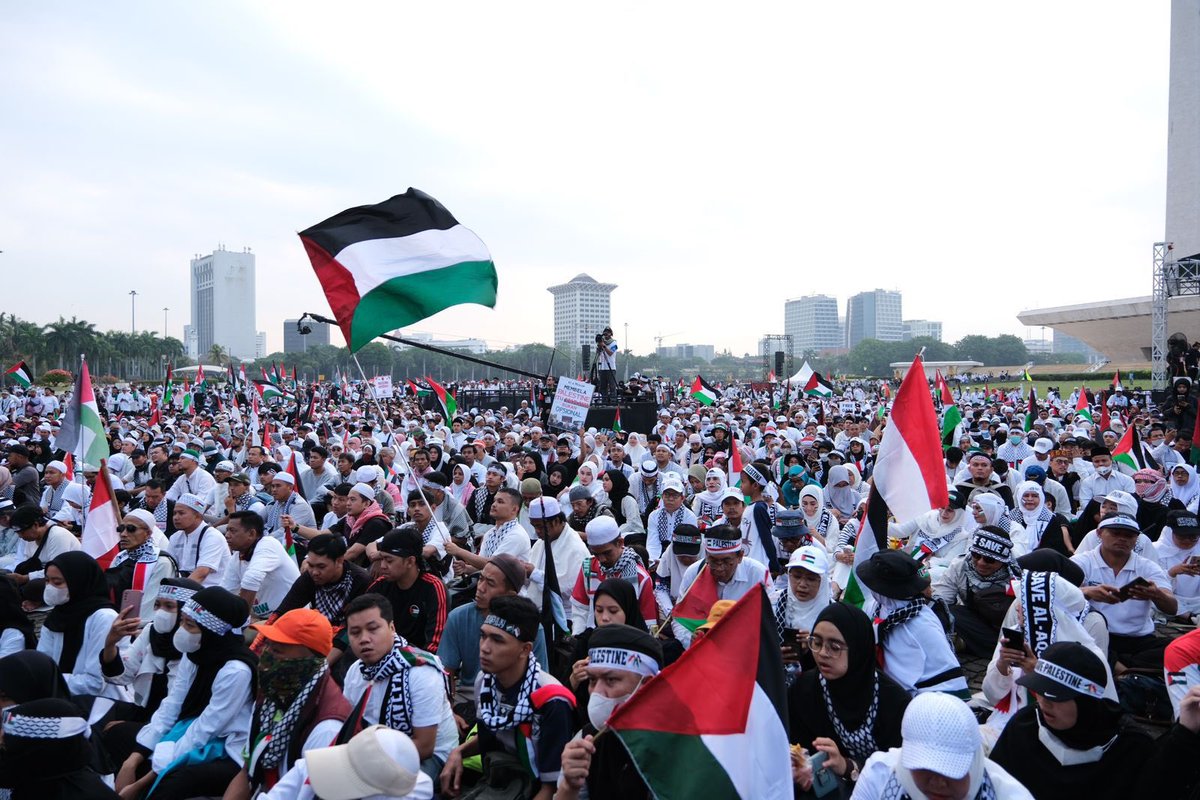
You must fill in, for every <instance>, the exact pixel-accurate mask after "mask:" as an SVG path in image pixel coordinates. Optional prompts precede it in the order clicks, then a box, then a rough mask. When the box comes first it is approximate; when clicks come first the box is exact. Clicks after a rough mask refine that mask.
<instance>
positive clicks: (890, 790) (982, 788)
mask: <svg viewBox="0 0 1200 800" xmlns="http://www.w3.org/2000/svg"><path fill="white" fill-rule="evenodd" d="M880 798H881V800H911V798H912V796H911V795H910V794H909V793H908V792H907V791H905V789H904V786H902V785H901V783H900V779H899V778H898V777H896V773H895V772H893V773H892V777H891V778H889V779H888V782H887V785H886V786H884V787H883V794H881V795H880ZM974 800H996V787H994V786H992V779H991V778H990V777H988V774H987V772H984V773H983V783H981V784H980V785H979V791H977V792H976V793H975V797H974Z"/></svg>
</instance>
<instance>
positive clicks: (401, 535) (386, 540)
mask: <svg viewBox="0 0 1200 800" xmlns="http://www.w3.org/2000/svg"><path fill="white" fill-rule="evenodd" d="M424 545H425V542H424V540H423V539H422V538H421V533H420V532H419V531H418V530H417V526H416V525H401V526H400V527H399V528H392V530H391V531H389V532H388V533H385V534H384V535H383V538H382V539H380V540H379V544H378V548H379V552H381V553H387V554H388V555H392V556H399V557H400V558H408V557H409V556H419V555H421V549H422V548H423V547H424Z"/></svg>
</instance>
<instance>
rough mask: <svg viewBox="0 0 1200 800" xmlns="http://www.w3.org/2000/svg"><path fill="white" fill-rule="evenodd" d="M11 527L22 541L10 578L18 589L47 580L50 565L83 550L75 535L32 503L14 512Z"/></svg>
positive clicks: (18, 546) (18, 547)
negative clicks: (65, 555)
mask: <svg viewBox="0 0 1200 800" xmlns="http://www.w3.org/2000/svg"><path fill="white" fill-rule="evenodd" d="M11 525H12V529H13V530H14V531H16V534H17V536H18V537H19V538H20V540H21V541H20V543H19V544H18V545H17V552H16V566H15V567H14V569H13V571H12V573H11V574H10V575H8V576H7V577H8V579H9V580H10V581H13V582H14V583H16V584H17V585H18V586H20V585H21V584H24V583H26V582H28V581H30V580H36V579H38V578H44V577H45V575H46V573H45V565H46V564H49V563H50V562H51V561H52V560H53V559H54V558H55V557H56V556H58V555H61V554H62V553H66V552H69V551H71V550H78V549H80V547H79V539H77V538H76V537H75V536H74V534H72V533H71V532H70V531H68V530H67V529H66V528H63V527H60V526H58V525H53V524H51V522H50V521H49V520H48V519H46V517H45V515H44V514H43V513H42V509H41V508H39V507H38V506H36V505H33V504H32V503H27V504H25V505H23V506H21V507H20V508H18V509H17V510H16V511H14V512H13V515H12V522H11Z"/></svg>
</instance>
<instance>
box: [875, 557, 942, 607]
mask: <svg viewBox="0 0 1200 800" xmlns="http://www.w3.org/2000/svg"><path fill="white" fill-rule="evenodd" d="M858 579H859V580H860V581H862V582H863V584H864V585H865V586H866V587H867V588H868V589H870V590H871V591H872V592H875V593H876V594H881V595H883V596H884V597H890V598H892V599H893V600H907V599H908V598H910V597H916V596H917V595H919V594H921V593H923V592H924V591H925V589H926V588H928V587H929V570H927V569H925V567H924V565H922V564H921V562H919V561H917V560H915V559H914V558H913V557H912V556H910V555H909V554H908V553H905V552H903V551H900V550H883V551H881V552H878V553H875V554H874V555H873V556H871V557H870V558H869V559H867V561H866V562H864V563H862V564H860V565H859V566H858Z"/></svg>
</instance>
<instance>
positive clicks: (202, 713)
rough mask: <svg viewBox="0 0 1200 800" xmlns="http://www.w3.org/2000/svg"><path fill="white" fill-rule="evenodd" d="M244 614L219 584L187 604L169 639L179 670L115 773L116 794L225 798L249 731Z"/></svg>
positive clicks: (250, 671)
mask: <svg viewBox="0 0 1200 800" xmlns="http://www.w3.org/2000/svg"><path fill="white" fill-rule="evenodd" d="M249 615H250V607H249V605H247V603H246V601H245V600H243V599H242V598H240V597H238V596H236V595H233V594H230V593H229V592H227V591H225V590H224V589H222V588H220V587H217V586H209V587H207V588H205V589H201V590H200V591H198V592H196V594H194V595H192V597H191V598H190V599H188V600H187V601H186V602H185V603H184V606H183V612H182V614H181V620H180V623H179V628H178V629H177V630H176V631H175V634H174V636H173V637H172V641H173V643H174V645H175V649H176V650H179V651H180V652H181V653H183V657H182V658H180V660H179V668H178V672H177V673H176V677H175V679H174V680H173V681H171V685H170V688H169V689H168V691H167V696H166V698H165V699H164V700H163V702H162V705H160V706H159V708H158V711H156V712H154V715H153V716H152V717H151V718H150V722H149V723H148V724H147V725H146V727H144V728H142V730H141V731H140V732H139V733H138V735H137V749H136V750H135V751H134V752H133V753H132V754H131V755H130V756H129V758H127V759H126V760H125V763H124V764H123V765H122V767H121V771H120V772H119V773H118V774H117V790H118V791H124V790H126V789H128V787H134V788H132V789H129V792H130V793H131V796H137V795H139V794H141V793H143V792H145V790H146V789H147V788H149V789H150V791H149V792H148V793H146V794H144V795H142V796H144V797H146V798H152V799H153V800H183V799H184V798H189V797H195V796H197V795H200V796H204V795H222V794H224V792H225V789H226V787H228V786H229V782H230V781H231V780H232V779H233V777H234V776H235V775H237V773H238V772H239V771H240V770H241V767H242V756H243V751H244V750H245V747H246V745H247V742H248V738H249V733H250V716H251V709H252V703H253V700H254V690H255V670H256V669H257V666H258V659H257V658H255V656H254V654H253V653H251V652H250V649H249V648H248V647H246V640H245V638H244V637H243V635H242V633H241V629H242V626H244V625H245V624H246V620H247V618H248V617H249ZM147 768H148V770H149V771H146V772H145V774H142V773H143V771H144V770H146V769H147Z"/></svg>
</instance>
